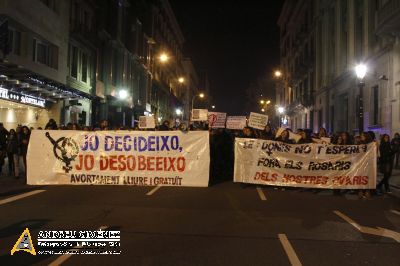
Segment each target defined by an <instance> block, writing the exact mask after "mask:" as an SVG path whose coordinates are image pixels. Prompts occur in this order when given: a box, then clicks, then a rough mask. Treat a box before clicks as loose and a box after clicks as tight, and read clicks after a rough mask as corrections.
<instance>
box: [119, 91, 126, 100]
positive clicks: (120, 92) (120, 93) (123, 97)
mask: <svg viewBox="0 0 400 266" xmlns="http://www.w3.org/2000/svg"><path fill="white" fill-rule="evenodd" d="M127 97H128V92H127V91H126V90H120V91H119V92H118V98H120V99H121V100H124V99H126V98H127Z"/></svg>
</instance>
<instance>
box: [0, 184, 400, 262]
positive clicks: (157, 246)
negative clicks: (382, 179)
mask: <svg viewBox="0 0 400 266" xmlns="http://www.w3.org/2000/svg"><path fill="white" fill-rule="evenodd" d="M3 188H4V187H3ZM24 193H30V194H24ZM22 195H27V196H26V197H24V198H18V197H15V196H20V197H22ZM11 200H13V201H11ZM10 201H11V202H10ZM0 214H1V215H0V265H49V264H51V263H53V264H52V265H57V264H60V263H62V265H385V266H389V265H400V243H399V241H400V234H399V233H400V200H399V198H396V197H394V196H389V195H385V196H381V197H373V198H372V199H368V200H367V199H364V200H360V199H358V196H357V195H352V194H349V193H347V194H345V195H340V196H334V195H333V194H332V191H329V190H325V191H320V192H319V193H315V192H314V191H312V190H305V189H286V190H284V191H283V190H281V189H277V190H275V189H274V188H272V187H262V186H261V187H258V186H244V185H240V184H235V183H232V182H222V183H219V184H216V185H213V186H211V187H209V188H184V187H160V188H156V189H155V188H154V187H128V186H42V187H29V188H28V189H24V190H21V191H16V190H15V191H14V192H6V191H3V192H0ZM102 226H106V227H107V228H108V229H114V230H121V250H122V254H121V255H73V256H65V255H64V256H61V255H57V256H56V255H53V256H45V255H36V256H32V255H31V254H29V253H27V252H23V251H19V252H17V253H15V254H14V256H10V255H9V254H10V250H11V249H12V247H13V245H14V244H15V242H16V241H17V239H18V237H19V236H20V234H21V233H22V231H23V230H24V229H25V228H26V227H28V228H29V230H30V233H31V235H32V237H33V243H34V245H35V247H36V248H37V235H38V232H39V231H40V230H96V229H98V228H100V227H102ZM378 227H381V228H384V229H386V230H383V229H378Z"/></svg>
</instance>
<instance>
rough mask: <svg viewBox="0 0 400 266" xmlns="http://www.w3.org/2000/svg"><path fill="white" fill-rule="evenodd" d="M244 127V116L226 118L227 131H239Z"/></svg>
mask: <svg viewBox="0 0 400 266" xmlns="http://www.w3.org/2000/svg"><path fill="white" fill-rule="evenodd" d="M245 126H246V117H245V116H228V118H227V119H226V128H227V129H239V130H242V129H243V128H244V127H245Z"/></svg>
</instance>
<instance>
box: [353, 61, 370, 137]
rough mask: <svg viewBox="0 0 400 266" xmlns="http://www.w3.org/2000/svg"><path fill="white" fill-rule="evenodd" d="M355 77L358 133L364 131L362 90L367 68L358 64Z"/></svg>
mask: <svg viewBox="0 0 400 266" xmlns="http://www.w3.org/2000/svg"><path fill="white" fill-rule="evenodd" d="M354 70H355V72H356V76H357V78H358V95H359V97H358V133H359V134H361V132H363V131H364V102H363V88H364V80H363V79H364V77H365V74H367V66H366V65H364V64H359V65H357V66H356V67H355V69H354Z"/></svg>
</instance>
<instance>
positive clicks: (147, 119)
mask: <svg viewBox="0 0 400 266" xmlns="http://www.w3.org/2000/svg"><path fill="white" fill-rule="evenodd" d="M155 127H156V123H155V121H154V116H140V117H139V128H155Z"/></svg>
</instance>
